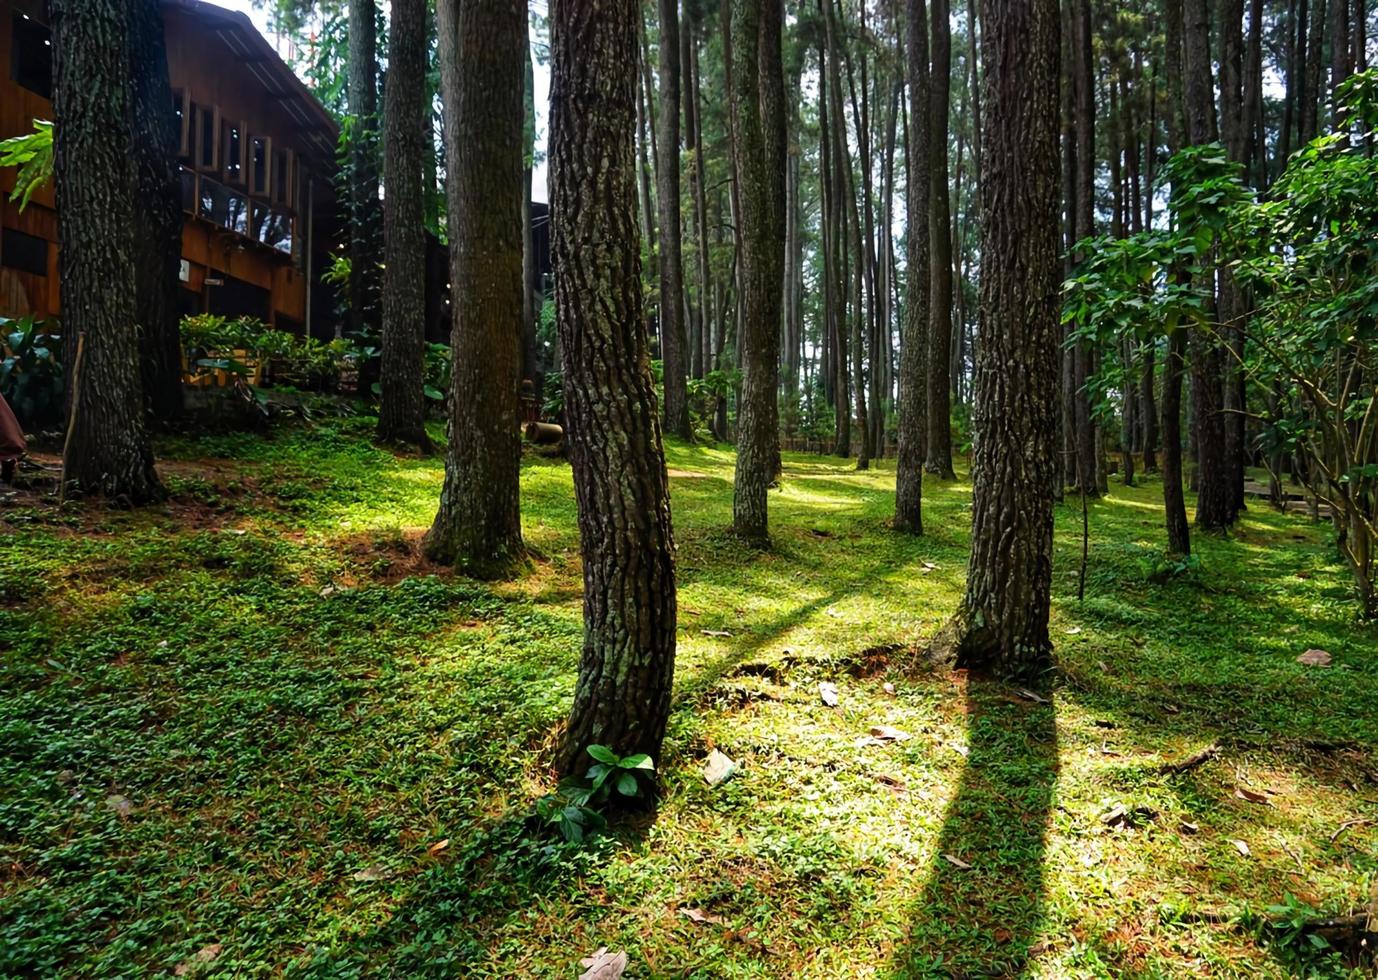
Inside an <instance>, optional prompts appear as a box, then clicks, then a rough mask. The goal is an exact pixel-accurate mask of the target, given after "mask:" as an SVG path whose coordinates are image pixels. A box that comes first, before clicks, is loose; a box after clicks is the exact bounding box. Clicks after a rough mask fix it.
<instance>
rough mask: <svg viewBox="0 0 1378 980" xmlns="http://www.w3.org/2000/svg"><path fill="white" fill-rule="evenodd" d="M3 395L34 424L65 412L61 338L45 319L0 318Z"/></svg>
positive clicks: (1, 388)
mask: <svg viewBox="0 0 1378 980" xmlns="http://www.w3.org/2000/svg"><path fill="white" fill-rule="evenodd" d="M0 325H2V326H0V329H3V340H4V343H3V346H2V347H0V394H3V395H4V396H5V400H6V401H7V402H9V403H10V407H11V408H13V409H14V411H15V413H16V414H17V415H18V416H19V417H20V418H21V419H23V420H24V421H25V422H27V423H28V424H29V425H34V424H36V423H40V422H51V421H53V420H55V419H57V418H59V417H60V416H61V415H62V395H63V390H64V389H63V383H64V382H63V376H62V362H61V360H60V358H59V356H58V355H59V353H60V351H61V350H62V338H60V337H58V336H56V335H55V334H51V333H49V332H48V330H47V327H46V326H45V324H44V322H43V321H42V320H35V319H34V318H33V317H31V316H26V317H24V318H22V319H19V320H0Z"/></svg>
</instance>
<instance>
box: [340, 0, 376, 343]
mask: <svg viewBox="0 0 1378 980" xmlns="http://www.w3.org/2000/svg"><path fill="white" fill-rule="evenodd" d="M377 14H378V5H377V3H376V2H375V0H349V79H348V88H349V114H350V116H351V117H352V118H353V131H352V133H351V135H350V141H349V257H350V275H349V326H350V330H351V331H352V332H353V333H354V334H355V335H356V336H377V332H378V330H379V327H380V325H381V322H382V318H381V298H382V275H381V270H380V269H379V267H378V259H379V257H380V256H381V255H382V254H383V206H382V203H381V202H380V201H379V200H378V50H377V49H378V25H377V22H376V19H375V18H376V17H377Z"/></svg>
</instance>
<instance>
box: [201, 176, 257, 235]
mask: <svg viewBox="0 0 1378 980" xmlns="http://www.w3.org/2000/svg"><path fill="white" fill-rule="evenodd" d="M198 197H199V200H198V203H197V209H196V214H197V216H198V217H201V218H205V219H206V220H207V221H211V222H214V223H215V224H217V225H219V226H220V227H221V228H228V229H229V230H230V231H233V232H237V233H238V234H241V235H248V234H249V202H248V201H247V200H246V199H245V198H244V196H243V195H241V194H236V193H235V192H234V191H232V190H230V188H228V187H226V186H225V185H224V184H222V183H220V182H218V181H214V180H211V179H210V178H208V177H202V178H201V191H200V194H199V195H198Z"/></svg>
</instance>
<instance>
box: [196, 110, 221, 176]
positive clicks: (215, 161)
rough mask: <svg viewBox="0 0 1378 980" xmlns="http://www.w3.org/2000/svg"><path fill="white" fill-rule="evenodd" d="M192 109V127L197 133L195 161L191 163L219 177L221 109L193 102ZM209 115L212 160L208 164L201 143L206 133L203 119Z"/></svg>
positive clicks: (198, 168)
mask: <svg viewBox="0 0 1378 980" xmlns="http://www.w3.org/2000/svg"><path fill="white" fill-rule="evenodd" d="M191 109H192V112H191V115H192V120H191V125H192V126H193V127H194V132H195V133H196V140H195V146H194V150H195V153H194V154H193V157H194V159H193V160H192V161H191V163H192V166H193V167H195V168H196V169H197V170H201V171H206V172H209V173H213V174H217V175H219V173H220V109H219V107H218V106H213V105H201V104H200V103H199V102H193V103H192V104H191ZM207 113H209V114H210V117H211V159H210V162H209V163H207V162H206V159H205V147H204V146H203V145H202V143H201V136H202V134H204V133H205V126H204V125H203V124H202V118H203V116H204V115H205V114H207Z"/></svg>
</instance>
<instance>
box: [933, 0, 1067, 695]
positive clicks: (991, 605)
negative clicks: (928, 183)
mask: <svg viewBox="0 0 1378 980" xmlns="http://www.w3.org/2000/svg"><path fill="white" fill-rule="evenodd" d="M981 22H982V25H983V27H984V32H983V35H982V39H981V54H982V62H983V67H984V74H985V85H986V98H985V103H986V122H985V133H984V146H983V152H984V160H983V166H984V167H985V170H984V173H983V181H984V188H983V189H984V193H983V195H982V211H981V228H982V240H981V255H982V256H985V257H987V258H986V267H985V268H983V270H982V275H981V289H980V293H981V325H982V329H981V344H980V346H979V347H978V349H977V353H976V391H975V411H976V416H975V417H976V426H977V430H976V439H975V446H974V452H973V454H972V478H973V488H972V508H971V514H972V520H971V558H970V562H969V566H968V569H969V570H968V573H967V587H966V593H965V595H964V596H963V598H962V602H961V605H960V607H959V608H958V612H957V614H956V616H955V617H954V618H953V620H952V622H951V623H950V624H949V625H948V626H947V627H946V628H945V629H944V631H943V633H942V634H941V635H940V638H939V642H938V645H937V652H940V653H945V652H950V653H951V654H954V655H955V656H956V659H957V662H958V663H959V664H961V665H966V666H973V667H983V666H989V667H991V668H992V669H994V670H995V671H996V672H998V673H1000V674H1003V675H1007V676H1018V677H1023V678H1026V679H1029V680H1032V679H1036V678H1040V677H1041V676H1042V675H1043V673H1044V671H1046V669H1047V667H1048V663H1049V659H1050V654H1051V650H1052V643H1051V642H1050V640H1049V637H1048V611H1049V594H1050V591H1051V586H1052V557H1053V481H1054V478H1055V473H1056V460H1057V455H1056V438H1057V411H1058V408H1057V399H1058V396H1057V390H1058V358H1057V350H1058V338H1059V335H1060V331H1059V328H1058V319H1059V317H1058V308H1059V285H1060V282H1061V269H1060V263H1059V261H1058V233H1057V229H1058V220H1057V216H1058V190H1059V186H1058V184H1059V178H1058V87H1057V71H1058V7H1057V2H1056V0H985V3H984V5H983V8H982V12H981ZM992 259H994V261H992Z"/></svg>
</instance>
